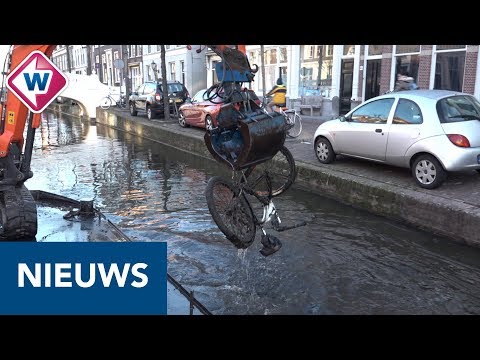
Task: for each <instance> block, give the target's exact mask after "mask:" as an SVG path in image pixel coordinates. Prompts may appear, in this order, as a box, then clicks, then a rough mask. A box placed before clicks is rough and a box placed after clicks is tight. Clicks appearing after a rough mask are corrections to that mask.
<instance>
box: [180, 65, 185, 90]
mask: <svg viewBox="0 0 480 360" xmlns="http://www.w3.org/2000/svg"><path fill="white" fill-rule="evenodd" d="M180 71H181V72H182V84H183V85H185V61H180Z"/></svg>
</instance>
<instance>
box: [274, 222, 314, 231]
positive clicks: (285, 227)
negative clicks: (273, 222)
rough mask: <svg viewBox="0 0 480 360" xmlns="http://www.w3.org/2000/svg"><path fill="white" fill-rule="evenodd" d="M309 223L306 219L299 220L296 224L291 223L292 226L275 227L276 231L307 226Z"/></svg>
mask: <svg viewBox="0 0 480 360" xmlns="http://www.w3.org/2000/svg"><path fill="white" fill-rule="evenodd" d="M305 225H307V222H306V221H302V222H299V223H297V224H294V225H290V226H275V227H274V229H275V231H278V232H280V231H285V230H290V229H295V228H297V227H300V226H305Z"/></svg>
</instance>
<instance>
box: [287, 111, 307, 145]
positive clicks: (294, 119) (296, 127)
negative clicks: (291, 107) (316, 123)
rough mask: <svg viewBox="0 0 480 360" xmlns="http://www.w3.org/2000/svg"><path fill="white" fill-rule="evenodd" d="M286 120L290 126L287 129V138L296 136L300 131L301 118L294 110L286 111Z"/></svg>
mask: <svg viewBox="0 0 480 360" xmlns="http://www.w3.org/2000/svg"><path fill="white" fill-rule="evenodd" d="M287 117H288V121H289V122H290V124H291V128H289V129H288V131H287V136H288V137H289V138H292V139H294V138H297V137H299V136H300V134H301V133H302V128H303V126H302V118H301V117H300V115H298V114H297V113H296V112H290V113H287Z"/></svg>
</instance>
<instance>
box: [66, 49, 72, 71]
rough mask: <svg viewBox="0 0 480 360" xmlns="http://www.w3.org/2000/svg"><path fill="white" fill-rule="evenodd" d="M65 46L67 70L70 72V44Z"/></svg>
mask: <svg viewBox="0 0 480 360" xmlns="http://www.w3.org/2000/svg"><path fill="white" fill-rule="evenodd" d="M65 47H66V48H67V70H68V72H69V73H70V72H72V58H71V57H70V45H65Z"/></svg>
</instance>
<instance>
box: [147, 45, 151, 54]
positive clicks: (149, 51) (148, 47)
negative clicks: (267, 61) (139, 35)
mask: <svg viewBox="0 0 480 360" xmlns="http://www.w3.org/2000/svg"><path fill="white" fill-rule="evenodd" d="M151 52H152V45H147V53H148V54H150V53H151Z"/></svg>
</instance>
